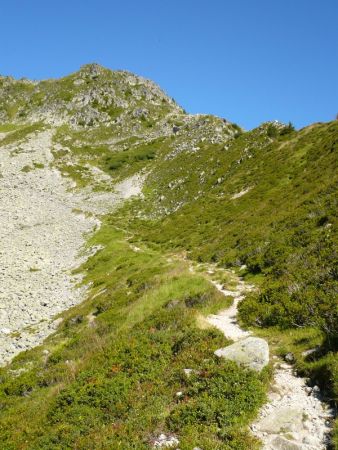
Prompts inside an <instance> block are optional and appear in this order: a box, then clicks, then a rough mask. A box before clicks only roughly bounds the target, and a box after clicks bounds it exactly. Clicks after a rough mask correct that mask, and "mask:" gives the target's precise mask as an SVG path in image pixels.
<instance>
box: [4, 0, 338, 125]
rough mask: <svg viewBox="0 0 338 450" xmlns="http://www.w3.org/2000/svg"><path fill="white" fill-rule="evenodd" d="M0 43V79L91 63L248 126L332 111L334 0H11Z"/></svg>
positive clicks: (335, 93) (337, 63)
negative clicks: (147, 80)
mask: <svg viewBox="0 0 338 450" xmlns="http://www.w3.org/2000/svg"><path fill="white" fill-rule="evenodd" d="M0 43H1V44H0V45H1V53H0V74H2V75H13V76H14V77H16V78H20V77H23V76H26V77H29V78H34V79H42V78H51V77H60V76H63V75H66V74H69V73H71V72H74V71H76V70H78V68H79V67H80V66H81V65H82V64H85V63H88V62H98V63H100V64H102V65H104V66H106V67H109V68H111V69H127V70H130V71H132V72H135V73H137V74H139V75H143V76H145V77H147V78H151V79H152V80H154V81H156V82H157V83H158V84H159V85H160V86H161V87H162V88H163V89H164V90H165V91H166V92H167V93H168V94H169V95H170V96H172V97H174V98H175V99H176V100H177V102H178V103H180V104H181V105H182V106H183V107H184V108H185V109H186V110H187V111H188V112H192V113H197V112H201V113H212V114H216V115H219V116H222V117H226V118H228V119H229V120H232V121H235V122H237V123H239V124H240V125H242V126H244V127H245V128H247V129H249V128H252V127H254V126H256V125H258V124H259V123H261V122H263V121H266V120H273V119H278V120H281V121H286V122H288V121H289V120H290V121H292V122H293V123H294V124H295V125H296V126H297V127H302V126H304V125H307V124H309V123H312V122H315V121H328V120H332V119H333V118H334V117H335V115H336V114H337V113H338V0H321V1H319V0H280V1H277V0H204V1H202V0H180V1H179V0H168V1H165V0H143V1H141V0H121V1H115V0H111V1H109V0H91V1H88V0H58V1H48V0H44V1H42V0H29V1H28V0H10V1H6V2H5V1H3V2H1V9H0Z"/></svg>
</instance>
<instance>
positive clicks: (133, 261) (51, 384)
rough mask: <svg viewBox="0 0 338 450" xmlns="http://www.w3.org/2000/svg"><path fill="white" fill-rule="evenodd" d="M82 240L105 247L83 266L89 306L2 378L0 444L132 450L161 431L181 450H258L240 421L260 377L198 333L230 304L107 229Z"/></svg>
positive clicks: (253, 407) (179, 266)
mask: <svg viewBox="0 0 338 450" xmlns="http://www.w3.org/2000/svg"><path fill="white" fill-rule="evenodd" d="M90 243H93V244H103V245H105V249H104V250H101V251H99V252H98V253H97V254H96V255H95V256H93V257H92V258H91V259H90V260H89V261H88V263H87V264H86V265H85V269H86V272H87V275H86V279H85V280H84V281H85V283H88V282H91V283H92V287H91V289H90V292H89V298H88V300H87V301H86V302H85V303H84V304H82V305H81V306H78V307H76V308H73V310H71V311H69V312H68V313H66V314H65V317H66V319H65V321H64V323H63V325H62V326H61V328H60V330H59V331H58V333H57V334H56V335H54V336H52V337H51V338H49V339H48V340H47V341H46V343H45V345H44V346H43V347H39V348H36V349H34V350H32V351H29V352H26V353H25V354H22V355H20V356H19V357H17V358H16V360H15V361H14V362H13V363H12V365H11V366H10V369H11V370H10V371H9V370H8V369H2V370H1V379H2V383H1V391H0V392H1V393H0V398H1V410H2V414H1V417H0V439H1V442H2V444H1V445H2V448H3V449H18V448H20V449H34V450H35V449H51V448H53V449H55V448H60V449H67V448H69V449H70V448H72V449H74V448H76V449H90V448H93V447H94V448H121V449H138V450H139V449H142V448H144V449H146V448H149V445H150V443H151V440H152V439H153V438H154V437H155V436H157V435H158V434H160V433H161V432H165V433H178V434H179V436H180V441H181V442H180V448H181V449H186V450H188V449H191V448H193V447H194V446H197V445H201V446H202V447H203V448H205V449H234V450H235V449H236V450H238V449H243V450H245V449H248V448H256V444H255V443H254V441H253V439H252V438H250V437H249V435H248V433H247V432H246V429H245V425H246V424H247V423H248V421H250V419H252V418H253V417H254V415H255V412H256V411H257V408H258V407H259V405H260V404H261V403H262V402H263V401H264V390H265V384H266V381H267V375H268V372H264V373H263V374H262V375H257V374H255V373H253V372H250V371H245V370H241V369H238V368H237V366H236V365H234V364H232V363H227V362H225V361H221V360H219V359H217V358H216V357H214V356H213V351H214V350H215V349H216V348H218V347H219V346H222V345H224V344H226V341H225V339H224V337H222V336H221V334H220V333H218V332H216V331H214V330H210V329H200V328H198V326H197V320H196V318H197V317H198V316H199V315H201V314H203V315H204V314H207V313H209V312H212V311H216V310H219V309H220V308H222V307H223V308H224V307H225V306H226V301H227V300H226V299H224V297H223V296H221V294H219V293H218V292H217V291H216V290H215V289H214V287H213V286H212V285H211V284H210V283H209V282H207V281H206V280H205V279H204V278H203V277H202V276H200V275H193V274H191V273H190V272H189V270H188V267H187V265H186V263H184V262H182V261H180V260H176V259H174V260H172V259H171V260H170V261H171V262H168V260H167V258H166V257H165V255H163V254H159V253H158V252H157V251H153V250H148V249H147V248H146V247H142V249H141V251H139V252H135V251H134V250H133V249H132V248H131V246H130V244H129V242H128V241H127V240H126V236H125V235H124V234H123V233H122V232H120V231H116V229H115V227H114V226H113V225H111V224H110V223H109V222H108V221H107V222H106V224H105V225H104V226H103V227H102V228H101V230H100V231H99V232H98V233H97V234H96V235H95V236H94V237H93V238H92V240H91V242H90ZM46 350H48V352H46ZM46 353H47V354H46ZM23 368H24V371H23V372H20V370H22V369H23ZM184 368H192V369H195V370H197V371H198V373H196V374H193V375H192V376H191V377H190V378H187V377H186V376H185V375H184V371H183V369H184ZM13 371H14V372H13ZM15 371H17V372H15ZM13 373H15V376H13ZM178 391H181V392H182V393H183V395H182V396H181V397H177V395H176V393H177V392H178Z"/></svg>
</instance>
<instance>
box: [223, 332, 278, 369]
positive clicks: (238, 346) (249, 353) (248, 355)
mask: <svg viewBox="0 0 338 450" xmlns="http://www.w3.org/2000/svg"><path fill="white" fill-rule="evenodd" d="M215 355H216V356H219V357H222V358H226V359H230V360H231V361H235V362H236V363H237V364H239V365H241V366H244V367H247V368H248V369H252V370H256V371H257V372H260V371H261V370H262V369H263V367H265V366H266V365H267V364H268V363H269V346H268V343H267V342H266V341H265V340H264V339H261V338H257V337H248V338H246V339H243V340H241V341H238V342H235V343H234V344H232V345H229V346H228V347H224V348H220V349H218V350H216V351H215Z"/></svg>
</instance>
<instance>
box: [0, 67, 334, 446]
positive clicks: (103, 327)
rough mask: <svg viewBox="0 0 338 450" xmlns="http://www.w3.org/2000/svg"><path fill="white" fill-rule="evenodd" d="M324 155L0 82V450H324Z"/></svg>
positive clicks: (328, 160) (165, 115) (129, 84)
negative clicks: (165, 449)
mask: <svg viewBox="0 0 338 450" xmlns="http://www.w3.org/2000/svg"><path fill="white" fill-rule="evenodd" d="M337 150H338V121H332V122H329V123H315V124H312V125H310V126H308V127H305V128H303V129H301V130H295V129H294V127H293V126H292V124H291V123H289V124H283V123H279V122H276V121H272V122H267V123H263V124H262V125H260V126H259V127H257V128H255V129H253V130H250V131H245V130H243V129H242V128H241V127H239V126H238V125H237V124H235V123H231V122H230V121H229V120H226V119H224V118H219V117H215V116H213V115H203V114H198V115H191V114H187V113H186V112H185V111H184V110H183V109H182V108H181V107H180V106H179V105H178V104H177V103H176V102H175V101H174V100H173V99H172V98H170V97H169V96H168V95H167V94H166V93H164V92H163V91H162V90H161V89H160V88H159V87H158V86H157V85H156V84H154V83H153V82H151V81H149V80H146V79H144V78H141V77H139V76H136V75H134V74H132V73H129V72H126V71H111V70H109V69H106V68H104V67H101V66H99V65H97V64H88V65H85V66H83V67H82V68H81V69H80V70H79V71H78V72H76V73H73V74H71V75H69V76H66V77H64V78H61V79H55V80H54V79H52V80H43V81H30V80H27V79H21V80H16V79H13V78H11V77H0V227H1V233H0V365H1V368H0V440H1V449H4V450H16V449H25V450H40V449H46V450H47V449H81V450H83V449H123V450H128V449H130V450H131V449H135V450H142V449H145V450H146V449H156V448H171V449H181V450H193V449H194V450H198V449H200V450H201V449H202V450H255V449H257V450H258V449H265V450H282V449H287V450H320V449H322V450H323V449H329V448H330V449H334V448H336V449H338V429H337V426H335V416H336V408H337V396H338V357H337V344H338V302H337V291H338V284H337V274H338V267H337V185H338V176H337V174H338V170H337Z"/></svg>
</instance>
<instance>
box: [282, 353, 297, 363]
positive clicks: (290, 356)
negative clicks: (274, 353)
mask: <svg viewBox="0 0 338 450" xmlns="http://www.w3.org/2000/svg"><path fill="white" fill-rule="evenodd" d="M284 360H285V361H286V362H288V363H293V362H294V361H295V356H294V354H293V353H292V352H289V353H287V354H286V355H285V356H284Z"/></svg>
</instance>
